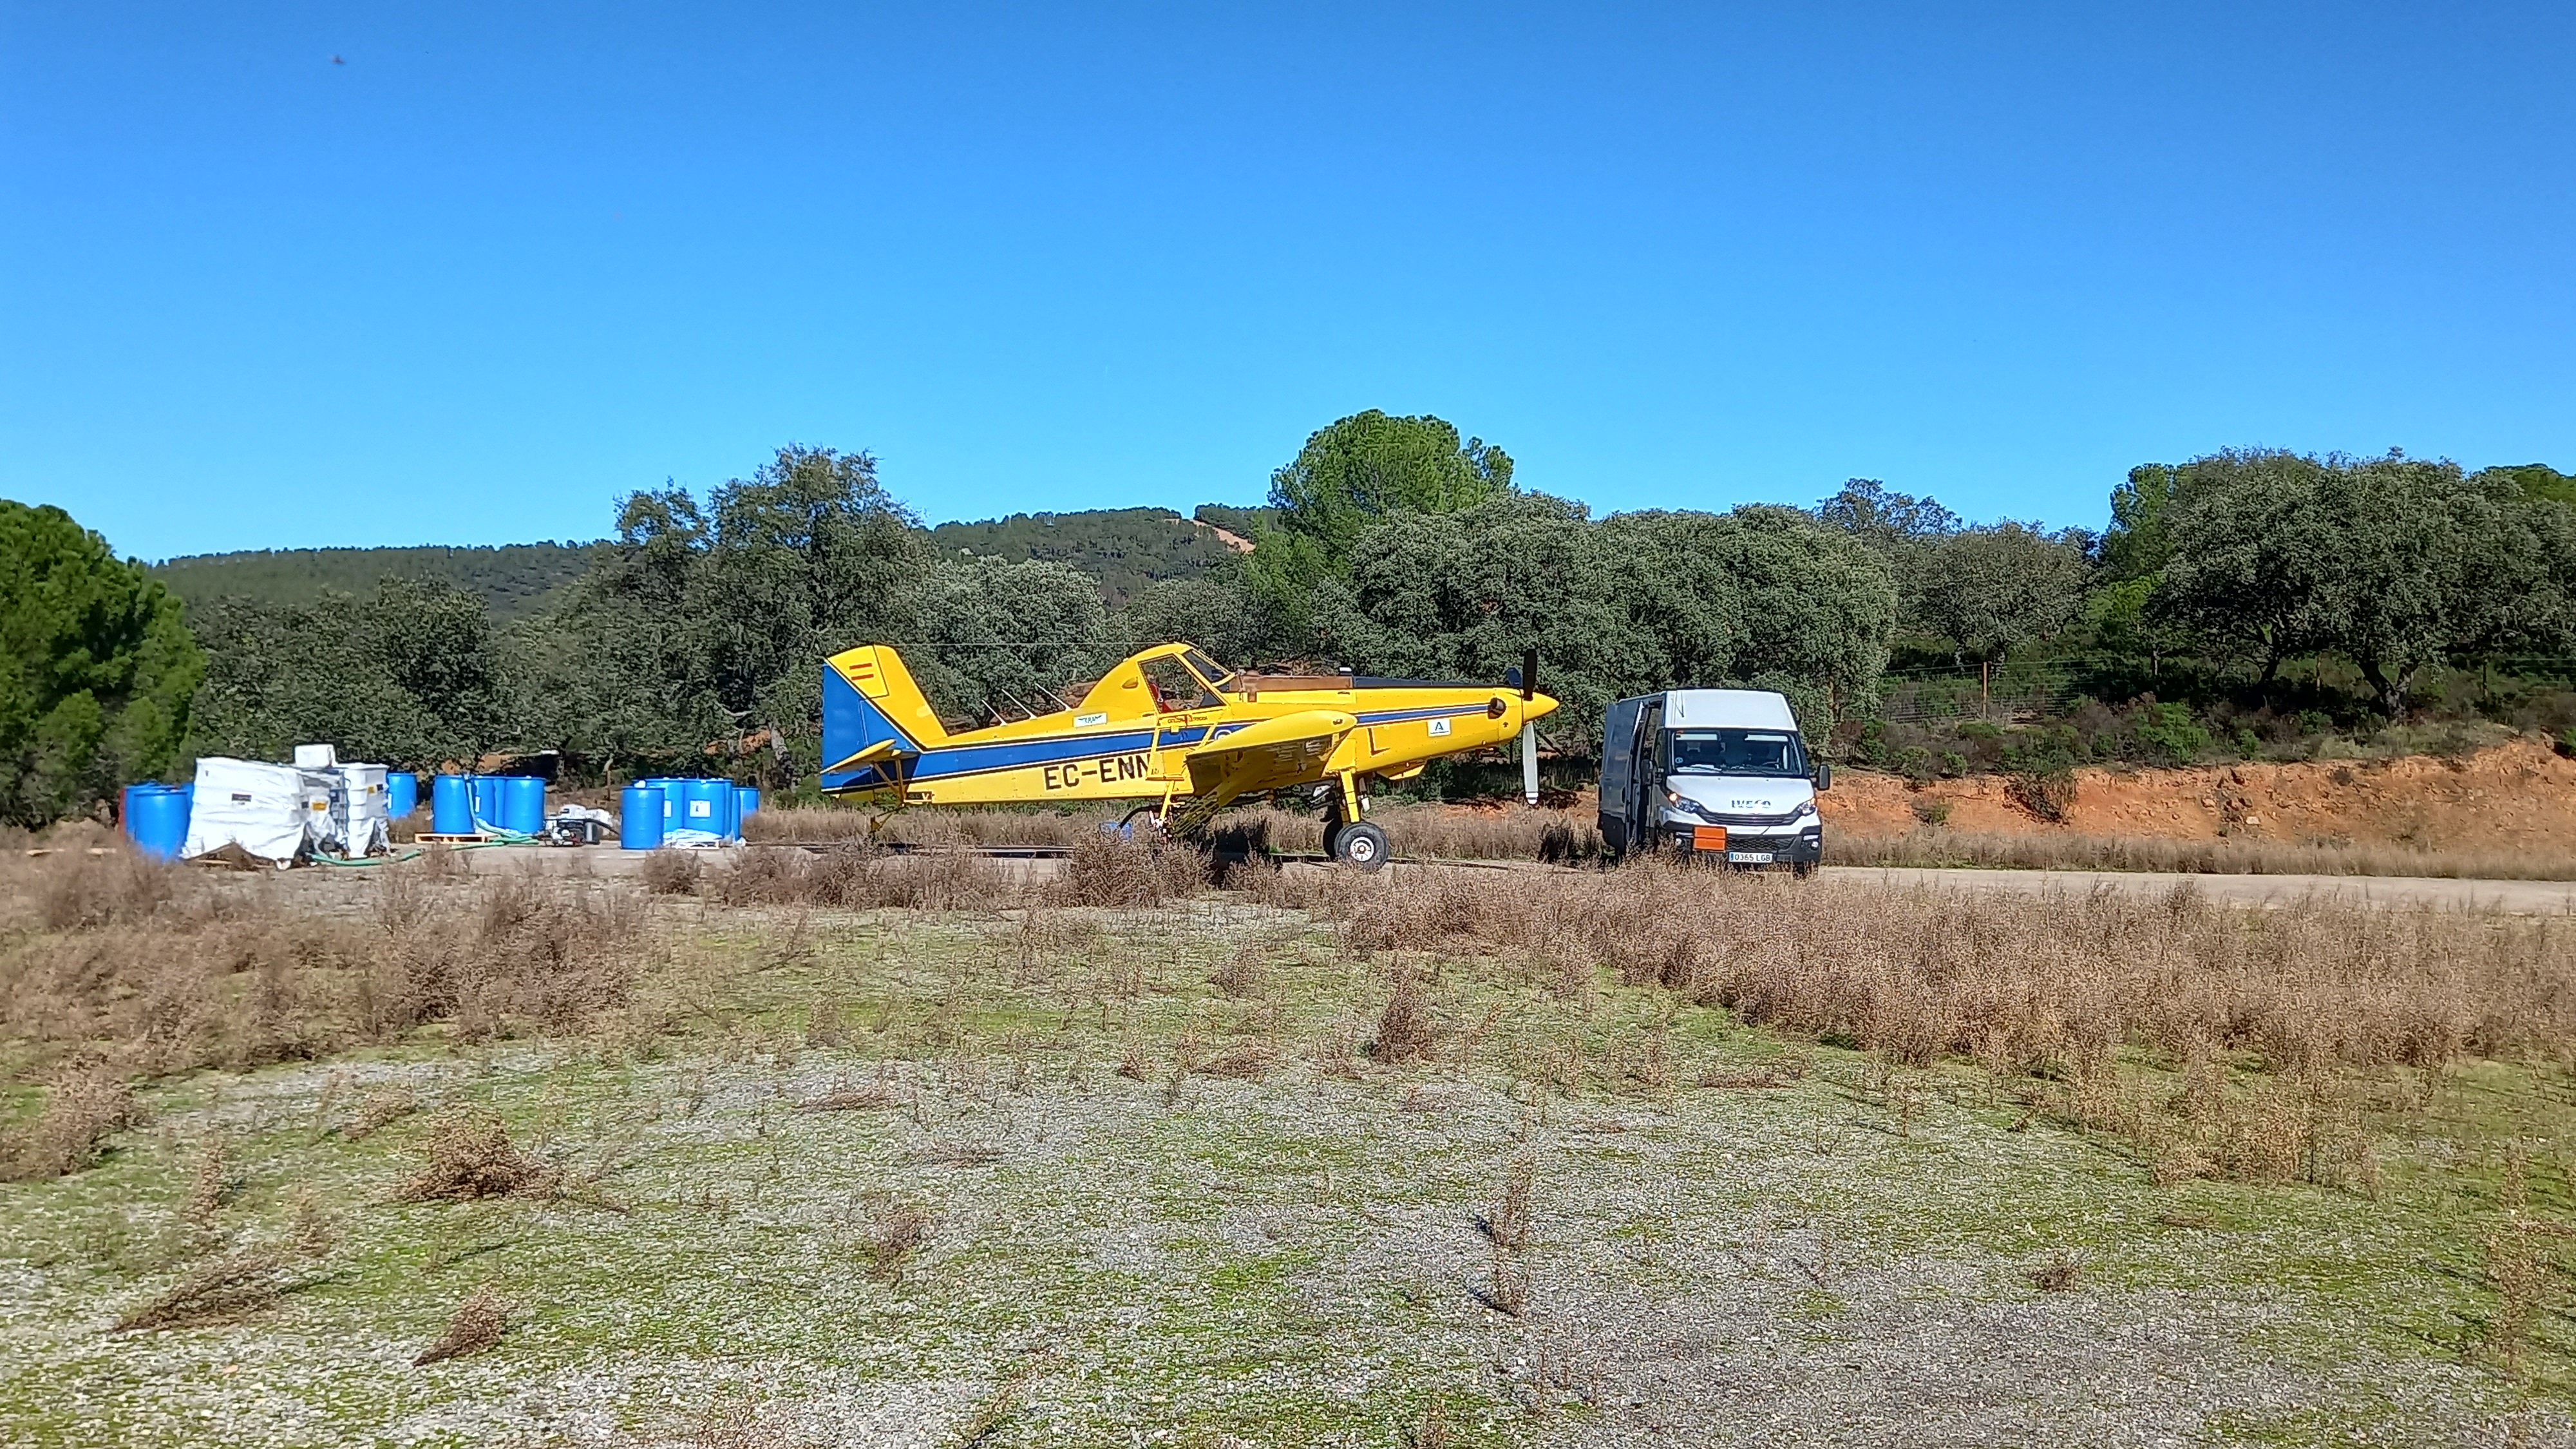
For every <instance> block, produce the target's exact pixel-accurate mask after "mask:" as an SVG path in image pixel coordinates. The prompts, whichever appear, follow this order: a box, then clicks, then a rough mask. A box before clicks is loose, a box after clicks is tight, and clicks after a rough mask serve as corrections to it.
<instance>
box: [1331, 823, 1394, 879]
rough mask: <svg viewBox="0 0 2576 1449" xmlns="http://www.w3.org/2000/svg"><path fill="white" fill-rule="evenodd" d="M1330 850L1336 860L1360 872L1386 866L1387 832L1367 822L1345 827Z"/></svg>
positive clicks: (1335, 838) (1334, 840)
mask: <svg viewBox="0 0 2576 1449" xmlns="http://www.w3.org/2000/svg"><path fill="white" fill-rule="evenodd" d="M1330 848H1331V850H1332V853H1333V858H1334V859H1335V860H1338V861H1340V862H1341V863H1342V864H1344V865H1347V866H1352V867H1355V868H1357V869H1360V870H1375V869H1377V868H1378V867H1379V866H1382V865H1384V864H1386V854H1387V851H1386V832H1385V831H1383V830H1380V829H1378V828H1377V827H1376V826H1375V825H1372V824H1370V823H1369V822H1368V821H1365V820H1362V821H1360V822H1358V823H1356V824H1352V825H1345V826H1343V827H1342V829H1341V832H1340V833H1339V834H1337V835H1335V836H1334V837H1333V843H1332V846H1331V847H1330Z"/></svg>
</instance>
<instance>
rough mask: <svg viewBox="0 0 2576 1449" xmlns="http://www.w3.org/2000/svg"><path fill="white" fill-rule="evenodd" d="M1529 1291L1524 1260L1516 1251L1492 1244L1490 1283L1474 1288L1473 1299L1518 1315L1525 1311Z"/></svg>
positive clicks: (1497, 1311)
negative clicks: (1476, 1289)
mask: <svg viewBox="0 0 2576 1449" xmlns="http://www.w3.org/2000/svg"><path fill="white" fill-rule="evenodd" d="M1529 1295H1530V1272H1529V1264H1528V1262H1527V1261H1526V1260H1525V1259H1523V1258H1522V1256H1521V1255H1520V1254H1518V1253H1515V1252H1512V1251H1511V1250H1509V1249H1507V1248H1504V1247H1503V1246H1502V1245H1501V1244H1499V1243H1498V1244H1496V1245H1495V1246H1494V1253H1493V1277H1492V1279H1491V1283H1490V1286H1488V1287H1487V1288H1485V1289H1483V1290H1481V1291H1479V1292H1477V1294H1476V1297H1477V1299H1478V1300H1479V1301H1480V1302H1482V1303H1483V1304H1484V1305H1485V1306H1486V1307H1487V1308H1490V1309H1492V1310H1494V1311H1495V1312H1496V1313H1499V1314H1501V1315H1503V1316H1504V1317H1506V1318H1519V1317H1522V1316H1524V1315H1526V1314H1527V1313H1528V1312H1529Z"/></svg>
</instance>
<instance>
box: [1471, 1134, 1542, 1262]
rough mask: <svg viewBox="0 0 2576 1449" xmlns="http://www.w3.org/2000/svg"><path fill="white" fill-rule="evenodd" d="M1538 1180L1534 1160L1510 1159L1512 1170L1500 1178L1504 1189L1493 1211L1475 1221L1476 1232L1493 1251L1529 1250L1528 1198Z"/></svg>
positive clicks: (1524, 1157) (1529, 1158) (1529, 1208)
mask: <svg viewBox="0 0 2576 1449" xmlns="http://www.w3.org/2000/svg"><path fill="white" fill-rule="evenodd" d="M1537 1180H1538V1160H1537V1159H1536V1158H1534V1157H1529V1156H1526V1155H1525V1156H1521V1157H1516V1158H1514V1159H1512V1166H1511V1170H1510V1171H1509V1172H1507V1173H1506V1174H1504V1176H1503V1190H1502V1193H1501V1194H1500V1195H1499V1196H1498V1197H1497V1198H1496V1199H1495V1201H1494V1208H1493V1211H1491V1212H1489V1213H1485V1214H1482V1215H1480V1216H1478V1217H1477V1219H1476V1230H1477V1231H1478V1232H1481V1233H1483V1234H1484V1235H1485V1237H1486V1239H1487V1240H1488V1241H1489V1242H1491V1243H1492V1244H1493V1245H1494V1246H1495V1247H1496V1248H1498V1249H1501V1250H1502V1251H1504V1252H1509V1253H1520V1252H1526V1251H1528V1250H1529V1245H1530V1213H1531V1201H1530V1198H1531V1192H1532V1189H1533V1187H1534V1186H1535V1184H1536V1183H1537Z"/></svg>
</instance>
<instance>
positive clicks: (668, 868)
mask: <svg viewBox="0 0 2576 1449" xmlns="http://www.w3.org/2000/svg"><path fill="white" fill-rule="evenodd" d="M702 873H703V872H702V870H701V868H700V866H699V863H698V853H697V852H696V851H694V850H680V849H673V850H657V851H654V852H653V853H652V854H651V855H648V856H646V857H645V858H644V889H646V890H648V891H651V892H652V893H653V894H655V895H657V896H686V895H695V894H697V890H698V877H699V875H700V874H702Z"/></svg>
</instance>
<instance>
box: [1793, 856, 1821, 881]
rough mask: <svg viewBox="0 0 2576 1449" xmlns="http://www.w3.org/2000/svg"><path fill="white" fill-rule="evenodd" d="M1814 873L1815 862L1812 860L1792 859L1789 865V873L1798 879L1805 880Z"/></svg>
mask: <svg viewBox="0 0 2576 1449" xmlns="http://www.w3.org/2000/svg"><path fill="white" fill-rule="evenodd" d="M1815 873H1816V863H1815V862H1814V861H1812V860H1801V861H1794V862H1792V863H1791V864H1790V866H1789V874H1791V875H1793V876H1796V877H1797V878H1798V879H1800V880H1805V879H1806V878H1807V877H1809V876H1811V875H1814V874H1815Z"/></svg>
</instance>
